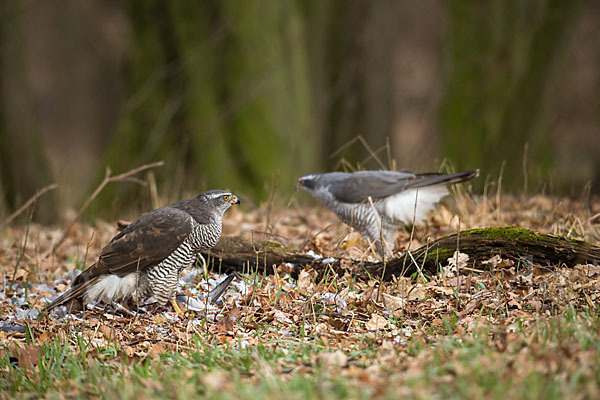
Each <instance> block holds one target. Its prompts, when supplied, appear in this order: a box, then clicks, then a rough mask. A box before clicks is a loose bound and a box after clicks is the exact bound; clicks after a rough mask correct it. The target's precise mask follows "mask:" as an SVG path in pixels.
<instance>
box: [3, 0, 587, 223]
mask: <svg viewBox="0 0 600 400" xmlns="http://www.w3.org/2000/svg"><path fill="white" fill-rule="evenodd" d="M582 3H583V2H582V1H580V0H579V1H577V0H576V1H567V2H565V1H560V0H541V1H517V0H515V1H504V0H489V1H477V2H473V1H466V0H450V1H448V2H442V3H435V4H438V6H439V7H440V9H441V10H442V12H443V13H444V17H445V20H446V21H447V22H448V23H447V25H444V27H443V28H440V30H441V31H442V32H443V35H442V36H441V39H440V41H441V45H440V48H441V50H442V52H443V54H442V55H441V56H440V57H439V60H440V61H441V62H442V63H443V77H442V78H441V85H442V86H443V90H442V91H441V95H442V100H441V105H440V107H439V109H437V110H436V115H435V117H439V120H440V124H439V125H435V124H434V125H433V126H436V129H437V127H439V132H435V134H436V135H438V136H439V140H431V138H430V137H426V138H424V139H422V141H424V142H425V143H428V142H430V141H431V142H440V143H441V145H440V148H439V149H436V150H437V153H438V154H439V159H447V160H449V161H450V162H451V163H452V164H453V165H454V166H455V168H456V169H471V168H481V169H482V175H483V177H485V176H486V175H489V176H491V177H493V178H494V179H495V178H496V177H497V176H498V174H499V173H500V171H501V169H502V168H504V183H503V187H505V188H506V187H508V188H513V189H514V188H518V189H522V188H523V187H526V186H527V185H528V184H529V190H536V191H537V190H538V189H539V187H540V183H541V182H543V181H544V180H545V179H546V178H547V175H548V171H549V169H550V166H551V165H552V163H553V161H554V160H553V155H552V152H551V151H550V150H549V148H550V147H551V144H550V139H549V133H548V132H549V125H548V121H549V120H550V119H551V118H549V117H548V116H547V115H546V114H547V108H548V107H547V106H548V104H547V103H548V99H549V97H550V96H548V92H549V91H551V90H552V89H553V84H552V80H553V77H554V76H555V73H556V70H557V64H558V63H560V58H561V54H563V53H564V48H565V47H566V44H567V43H568V39H569V38H570V36H569V35H570V32H571V31H572V30H573V29H572V27H573V25H574V22H575V21H577V18H578V16H579V15H580V9H581V4H582ZM402 4H404V5H406V4H407V3H402V2H397V1H395V0H380V1H377V2H373V1H366V0H351V1H346V0H326V1H320V0H303V1H300V0H264V1H260V2H259V1H246V0H226V1H217V0H207V1H202V2H199V1H194V0H178V1H170V2H165V1H159V0H127V1H125V2H122V3H119V4H118V5H116V6H114V7H115V8H117V9H118V11H117V14H119V15H121V16H122V18H123V21H124V22H123V24H124V26H125V27H126V29H124V31H125V32H126V34H122V35H121V36H119V38H118V40H117V42H118V43H121V42H122V43H124V47H125V49H126V50H125V51H124V52H123V54H124V55H123V63H122V65H121V64H119V65H120V66H121V68H120V69H118V68H115V70H118V73H119V76H118V77H115V76H114V75H109V76H107V77H106V78H105V79H117V78H118V79H120V82H121V83H122V84H121V89H120V90H121V91H120V93H119V96H118V98H114V102H118V110H119V112H118V116H117V117H116V119H115V122H114V127H115V128H114V131H110V132H106V133H105V135H106V140H104V143H106V144H105V146H104V147H99V148H97V149H94V152H95V155H96V156H97V158H98V160H99V161H98V166H99V167H98V168H97V170H98V172H97V176H96V178H95V179H94V178H91V177H90V178H89V179H87V180H86V182H85V185H82V186H87V187H85V188H83V190H81V192H83V193H85V194H80V195H81V196H82V197H83V196H87V195H89V193H91V191H92V190H93V189H94V188H95V187H96V185H97V184H98V182H99V181H100V179H101V177H102V176H103V174H104V169H105V166H110V167H111V169H112V170H113V171H114V172H115V173H121V172H125V171H127V170H130V169H132V168H135V167H137V166H140V165H142V164H145V163H149V162H153V161H157V160H164V161H165V162H166V163H165V166H164V167H162V168H160V169H156V170H153V171H152V173H153V174H154V176H155V177H156V181H157V183H158V185H157V186H158V188H159V195H160V197H161V199H162V200H164V201H165V202H166V201H171V200H175V199H177V198H180V197H182V196H184V195H190V194H192V193H197V192H200V191H203V190H205V189H210V188H217V187H218V188H228V189H231V190H234V191H236V193H239V194H241V195H242V196H245V197H246V198H247V199H251V200H252V201H253V202H255V203H259V202H260V201H263V200H265V199H266V198H267V196H268V195H269V191H270V190H271V189H272V188H273V186H276V187H277V189H278V190H280V191H281V192H283V193H285V192H287V191H290V190H291V188H292V187H293V185H294V183H295V179H296V177H297V176H300V175H302V174H304V173H307V172H313V171H323V170H332V169H340V168H342V165H341V164H340V161H339V160H340V159H341V158H343V159H344V160H346V161H348V162H349V163H352V164H353V165H359V166H360V167H363V168H379V167H380V166H381V164H386V165H387V162H389V159H388V154H385V152H384V151H380V152H379V153H378V156H379V157H380V158H381V159H382V160H384V161H385V162H384V163H380V162H374V161H373V160H372V159H370V160H369V156H370V155H371V152H372V151H378V150H381V149H383V148H384V146H385V145H386V143H388V141H391V142H392V143H393V141H394V140H395V139H394V137H393V133H394V129H395V125H394V124H395V123H396V120H395V118H396V115H395V113H401V112H402V110H398V109H397V108H394V107H395V104H394V102H395V93H396V91H398V90H402V88H397V87H395V86H394V85H395V78H394V77H395V76H396V75H397V74H399V73H401V71H400V70H399V69H398V67H397V63H396V59H395V57H396V54H397V53H396V51H397V46H398V35H399V32H400V30H399V27H398V26H397V23H396V19H397V16H398V13H399V12H401V10H403V9H402V7H401V5H402ZM432 4H433V3H432ZM27 7H28V5H27V4H26V3H25V2H23V1H22V0H17V1H15V2H2V9H1V12H2V15H4V16H5V17H6V18H4V19H5V20H6V21H9V24H5V25H3V28H2V29H1V30H0V40H1V43H2V46H1V57H0V66H1V67H2V69H1V70H0V71H1V73H0V89H1V92H0V94H1V101H2V102H1V107H0V112H1V114H0V115H1V116H2V119H1V120H0V168H1V170H0V183H1V186H2V189H1V190H0V197H1V198H2V199H1V200H0V204H2V205H3V206H4V207H2V209H1V210H0V211H2V212H0V217H2V215H3V214H4V215H5V214H6V210H12V209H14V208H15V207H17V206H18V205H19V204H21V203H22V202H23V201H24V200H25V199H27V198H28V197H29V196H31V195H32V194H33V193H34V192H35V190H36V189H37V188H40V187H41V186H43V185H44V184H47V183H49V182H51V181H53V180H54V175H55V174H56V171H53V169H52V168H53V165H54V164H56V165H58V164H60V163H54V164H53V163H52V162H50V161H49V160H48V152H47V151H44V143H48V141H49V140H51V139H49V138H48V135H46V137H41V136H42V135H41V134H40V133H39V127H38V126H36V122H35V121H36V118H38V117H37V114H38V113H39V110H38V109H37V107H38V105H37V104H36V103H35V101H33V100H32V97H33V93H32V89H31V88H30V86H29V81H28V80H29V79H30V78H29V77H28V76H27V73H26V69H27V68H26V61H27V60H26V57H27V55H26V52H25V50H24V48H25V47H26V46H27V43H28V42H27V40H26V38H24V37H23V35H22V31H21V16H22V15H24V16H25V17H26V16H27V13H31V12H32V10H31V9H30V8H29V9H28V8H27ZM53 7H54V8H52V10H54V12H55V13H56V14H57V15H61V13H62V14H64V13H65V12H66V11H65V10H63V9H62V8H60V6H57V5H55V6H53ZM417 9H418V8H417ZM424 9H425V10H427V8H426V7H425V8H424ZM418 10H421V11H422V9H418ZM416 17H417V18H418V15H417V16H416ZM111 22H115V21H113V20H111ZM115 23H116V22H115ZM27 26H28V27H29V28H28V29H32V28H31V26H32V25H31V24H30V25H27ZM67 73H68V72H67ZM432 96H434V94H432ZM417 131H418V130H417ZM359 135H360V136H361V137H362V138H364V140H365V143H367V144H368V148H367V146H363V145H361V143H359V142H358V141H355V142H354V144H353V145H351V146H346V145H347V144H348V143H351V142H352V140H355V139H356V138H357V137H358V136H359ZM100 142H101V143H102V141H100ZM400 145H402V144H400ZM339 149H342V151H340V152H339V153H336V151H338V150H339ZM384 150H385V149H384ZM388 150H389V149H388ZM334 153H335V154H336V156H335V157H331V156H332V154H334ZM393 156H394V154H391V157H393ZM523 160H526V162H523ZM63 164H64V163H63ZM397 166H398V167H399V168H406V167H409V166H407V165H405V164H403V162H402V160H399V162H398V165H397ZM503 166H504V167H503ZM69 167H70V168H77V166H76V165H70V166H69ZM141 178H142V179H146V176H142V177H141ZM524 180H526V181H527V182H524ZM484 181H485V179H480V182H481V183H483V182H484ZM63 184H64V183H63ZM68 184H69V183H67V185H68ZM76 184H80V185H81V182H78V183H72V185H76ZM526 189H527V188H526ZM148 199H149V196H148V188H146V187H141V186H137V185H126V184H113V185H109V186H108V187H107V188H106V189H105V190H104V191H103V192H102V193H101V195H100V197H99V198H98V199H97V200H96V201H95V202H94V204H93V207H94V211H93V213H94V214H101V213H104V212H106V211H107V210H109V211H111V212H114V211H117V212H118V213H120V210H122V208H123V207H131V206H132V205H136V204H137V205H138V207H139V208H141V209H147V206H148V202H149V200H148ZM70 200H71V201H72V202H71V204H69V205H70V206H73V204H74V203H77V204H80V203H81V200H80V199H70ZM141 203H144V204H141ZM61 206H64V204H57V203H56V202H54V203H52V202H51V198H50V197H49V196H48V200H44V202H43V204H42V205H41V206H40V207H42V208H43V209H44V210H46V215H47V216H48V218H47V219H46V220H52V219H53V218H54V219H56V218H58V216H60V215H61V211H60V210H59V207H61Z"/></svg>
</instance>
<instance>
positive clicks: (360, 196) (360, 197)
mask: <svg viewBox="0 0 600 400" xmlns="http://www.w3.org/2000/svg"><path fill="white" fill-rule="evenodd" d="M415 177H416V175H415V174H413V173H412V172H410V171H397V172H396V171H359V172H355V173H352V174H348V175H346V177H344V178H342V179H338V180H336V181H334V182H332V183H331V185H330V189H329V190H330V191H331V194H333V196H334V197H335V198H336V199H337V200H338V201H341V202H344V203H360V202H362V201H364V200H365V199H366V198H367V197H369V196H371V197H372V198H373V199H377V198H381V197H386V196H390V195H392V194H394V193H398V192H401V191H402V190H404V189H406V186H407V184H408V182H410V181H411V180H413V179H415Z"/></svg>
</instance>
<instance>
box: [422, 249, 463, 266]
mask: <svg viewBox="0 0 600 400" xmlns="http://www.w3.org/2000/svg"><path fill="white" fill-rule="evenodd" d="M455 250H456V249H448V248H443V247H442V248H437V249H430V250H429V251H428V252H427V254H423V255H419V256H417V262H419V263H422V262H423V257H425V263H432V262H435V261H436V260H438V261H441V262H444V263H445V262H446V260H447V259H448V258H449V257H452V256H453V255H454V251H455Z"/></svg>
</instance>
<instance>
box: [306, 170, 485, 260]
mask: <svg viewBox="0 0 600 400" xmlns="http://www.w3.org/2000/svg"><path fill="white" fill-rule="evenodd" d="M477 175H479V170H473V171H465V172H459V173H456V174H449V175H445V174H438V173H426V174H415V173H413V172H411V171H359V172H352V173H347V172H330V173H326V174H310V175H305V176H303V177H301V178H299V179H298V183H297V186H300V187H301V188H303V189H305V190H306V191H308V192H309V193H310V194H312V195H313V196H314V197H316V198H317V199H319V200H321V202H322V203H323V204H325V206H327V207H328V208H329V209H330V210H331V211H333V212H334V213H335V214H336V215H337V216H338V218H339V219H341V220H342V221H343V222H344V223H346V224H348V225H350V226H352V227H354V228H355V229H357V230H359V231H360V232H361V233H362V235H363V236H365V237H366V238H368V239H369V240H370V241H371V242H372V243H373V244H375V245H376V246H377V250H378V251H379V253H380V254H381V255H383V253H385V254H386V255H388V256H389V255H391V254H392V250H393V248H394V231H395V229H396V227H397V226H398V225H400V224H408V223H411V222H412V221H415V222H419V221H421V220H423V219H425V217H426V216H427V213H428V212H429V211H430V210H431V209H432V208H433V206H434V205H435V204H436V203H437V202H438V201H439V200H440V199H441V198H442V197H444V196H445V195H446V194H448V190H447V188H446V185H448V184H452V183H458V182H463V181H466V180H469V179H472V178H475V177H476V176H477ZM382 238H383V242H381V239H382Z"/></svg>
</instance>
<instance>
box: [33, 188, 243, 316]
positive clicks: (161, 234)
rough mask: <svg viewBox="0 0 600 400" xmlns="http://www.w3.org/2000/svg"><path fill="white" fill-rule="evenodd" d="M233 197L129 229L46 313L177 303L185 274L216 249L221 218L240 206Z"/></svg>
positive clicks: (171, 209) (219, 195)
mask: <svg viewBox="0 0 600 400" xmlns="http://www.w3.org/2000/svg"><path fill="white" fill-rule="evenodd" d="M239 202H240V201H239V200H238V198H237V197H236V196H234V195H233V194H231V193H229V192H226V191H223V190H210V191H208V192H204V193H202V194H199V195H198V196H196V197H194V198H192V199H187V200H181V201H178V202H176V203H173V204H171V205H170V206H166V207H162V208H159V209H156V210H154V211H150V212H149V213H147V214H144V215H142V216H141V217H140V218H139V219H137V220H136V221H134V222H132V223H131V224H129V225H128V226H127V227H126V228H125V229H123V230H122V231H121V232H120V233H119V234H117V235H116V236H115V237H113V238H112V239H111V241H110V242H109V243H108V244H107V245H106V246H105V247H104V248H103V249H102V251H101V253H100V256H99V257H98V260H97V261H96V262H95V263H94V264H92V265H91V266H90V267H89V268H87V269H86V270H85V271H83V272H82V273H81V274H80V275H78V276H77V278H75V280H74V281H73V285H72V287H71V288H70V289H69V290H67V291H66V292H65V293H64V294H62V295H61V296H59V297H58V298H57V299H55V300H54V301H52V302H51V303H50V304H48V306H46V308H45V309H44V311H47V310H51V309H52V308H54V307H56V306H58V305H61V304H64V303H66V302H67V301H69V300H72V299H75V298H81V299H82V300H83V303H84V304H85V303H89V302H93V301H103V302H105V303H112V302H117V301H121V300H124V299H127V298H130V297H132V296H133V295H134V293H135V297H136V298H137V299H140V298H144V297H149V296H154V297H155V298H156V300H157V301H158V304H159V305H165V304H166V303H167V302H168V301H170V302H171V304H172V305H173V308H174V309H175V311H177V312H179V313H180V312H181V311H180V310H179V307H178V306H177V303H176V302H175V294H176V293H177V284H178V283H179V274H180V273H181V271H182V270H183V269H184V268H185V267H187V266H188V265H190V264H192V263H194V262H195V260H196V256H197V254H198V253H199V252H200V251H203V250H207V249H209V248H211V247H213V246H214V245H216V244H217V242H218V241H219V239H220V238H221V231H222V228H223V224H222V221H223V214H224V213H225V211H227V209H229V207H231V206H232V205H234V204H239Z"/></svg>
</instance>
